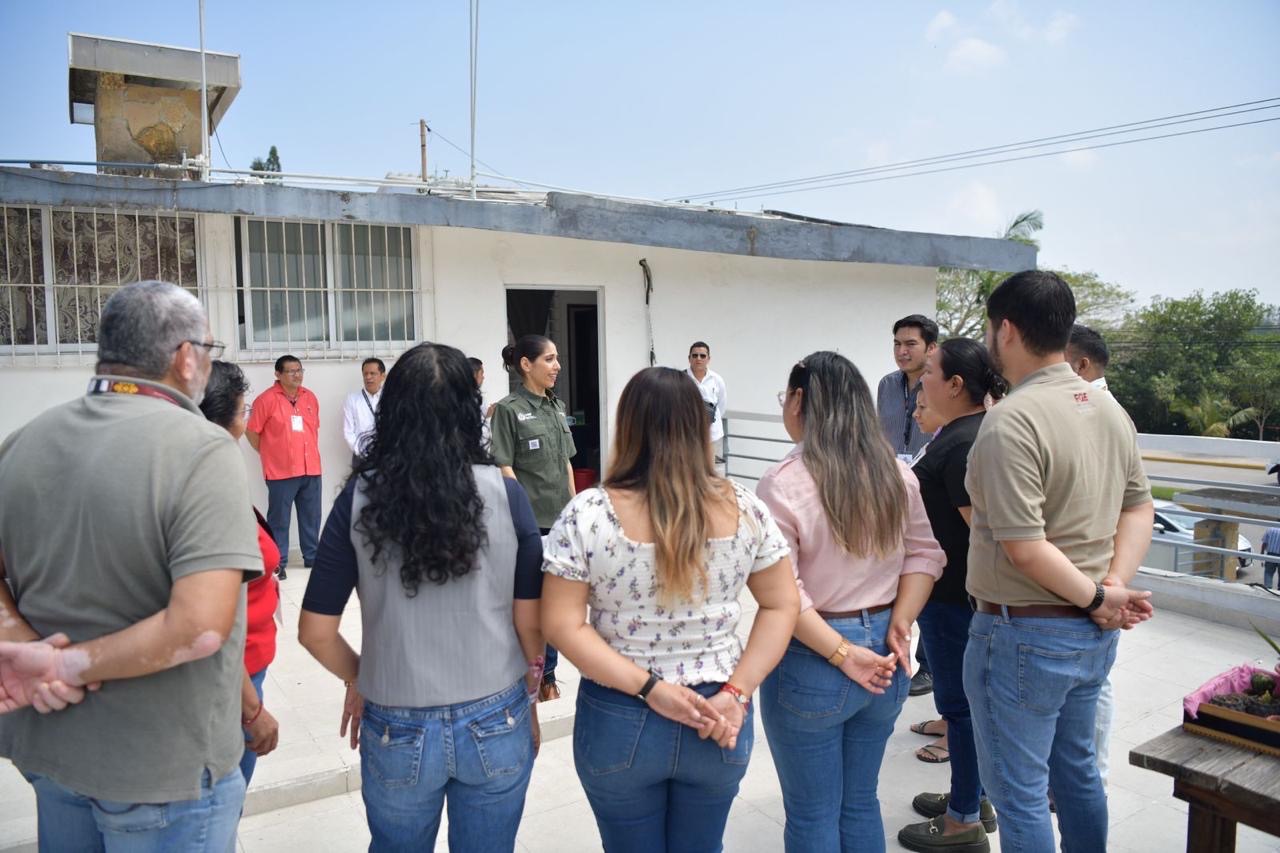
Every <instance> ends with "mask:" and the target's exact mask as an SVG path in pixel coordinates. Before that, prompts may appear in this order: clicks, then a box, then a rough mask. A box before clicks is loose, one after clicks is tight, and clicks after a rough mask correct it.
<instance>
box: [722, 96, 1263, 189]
mask: <svg viewBox="0 0 1280 853" xmlns="http://www.w3.org/2000/svg"><path fill="white" fill-rule="evenodd" d="M1273 121H1280V116H1276V117H1274V118H1264V119H1257V120H1255V121H1242V122H1235V123H1233V124H1220V125H1215V126H1213V127H1202V128H1197V129H1195V130H1183V131H1179V132H1177V133H1161V134H1157V135H1155V136H1140V137H1138V138H1136V139H1122V140H1120V141H1118V142H1105V143H1101V144H1099V145H1081V146H1079V147H1076V148H1061V149H1058V150H1056V151H1042V152H1040V153H1038V154H1024V155H1022V156H1021V157H1003V158H1000V159H997V160H984V161H982V162H981V163H963V164H961V165H959V166H947V167H944V168H940V169H923V170H919V171H913V172H903V173H901V174H896V175H883V176H880V177H875V178H863V179H861V180H856V181H839V182H836V183H828V184H818V185H816V186H807V187H797V188H794V189H780V190H774V191H771V192H759V193H745V194H743V195H735V196H728V197H724V198H717V199H716V201H720V202H725V201H740V200H742V199H747V198H768V197H771V196H779V195H791V194H793V193H803V192H811V191H813V190H826V189H835V188H837V187H850V186H855V185H857V184H874V183H879V182H880V181H892V180H896V179H898V178H917V177H920V176H922V175H936V174H939V173H942V172H956V171H960V170H962V169H976V168H978V167H980V166H995V165H998V164H1000V163H1016V162H1019V161H1021V160H1036V159H1039V158H1041V157H1056V156H1058V155H1059V154H1073V153H1075V152H1077V151H1096V150H1100V149H1103V148H1115V147H1117V146H1120V145H1133V144H1134V143H1136V142H1152V141H1154V140H1157V139H1173V138H1174V137H1178V136H1192V135H1194V134H1197V133H1209V132H1210V131H1214V130H1227V129H1229V128H1233V127H1248V126H1250V125H1255V124H1266V123H1268V122H1273Z"/></svg>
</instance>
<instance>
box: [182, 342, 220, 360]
mask: <svg viewBox="0 0 1280 853" xmlns="http://www.w3.org/2000/svg"><path fill="white" fill-rule="evenodd" d="M187 343H189V344H191V345H192V346H196V347H204V348H205V349H207V350H208V351H209V358H222V354H223V353H224V352H226V351H227V345H226V344H224V343H223V342H222V341H196V340H189V341H187Z"/></svg>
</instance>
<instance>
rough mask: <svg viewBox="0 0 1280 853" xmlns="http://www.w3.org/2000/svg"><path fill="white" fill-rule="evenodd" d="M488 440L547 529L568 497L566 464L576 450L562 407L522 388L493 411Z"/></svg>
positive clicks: (539, 524)
mask: <svg viewBox="0 0 1280 853" xmlns="http://www.w3.org/2000/svg"><path fill="white" fill-rule="evenodd" d="M490 439H491V441H492V445H493V458H494V460H495V461H497V463H498V464H499V465H504V466H507V467H509V468H511V469H512V470H514V471H515V472H516V479H517V480H518V481H519V482H520V485H522V486H524V490H525V492H526V493H527V494H528V495H529V502H530V503H532V504H533V515H534V518H536V519H537V521H538V527H540V528H544V529H545V528H548V527H550V526H551V525H552V524H554V523H555V520H556V516H557V515H559V514H560V510H562V509H564V506H565V504H567V503H568V502H569V499H570V498H571V497H573V493H572V491H571V490H570V488H569V460H570V459H571V458H572V457H573V456H574V454H576V453H577V452H578V448H577V447H576V446H575V445H574V443H573V434H572V433H570V432H569V421H568V420H567V418H566V417H565V411H564V403H562V402H561V401H560V400H558V399H556V398H555V397H553V396H551V395H550V394H548V395H547V396H546V397H539V396H538V395H536V394H533V393H530V391H529V390H528V389H527V388H525V387H523V386H521V387H519V388H517V389H516V390H515V391H514V392H512V393H511V394H508V395H507V396H506V397H503V398H502V399H501V400H499V401H498V404H497V405H496V406H494V409H493V421H492V423H491V424H490Z"/></svg>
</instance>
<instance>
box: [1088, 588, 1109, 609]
mask: <svg viewBox="0 0 1280 853" xmlns="http://www.w3.org/2000/svg"><path fill="white" fill-rule="evenodd" d="M1093 585H1094V586H1096V587H1097V589H1096V590H1094V593H1093V601H1091V602H1089V606H1088V607H1086V608H1085V609H1084V612H1085V613H1092V612H1093V611H1095V610H1097V609H1098V608H1099V607H1101V606H1102V602H1104V601H1106V600H1107V588H1106V587H1105V586H1103V585H1102V584H1100V583H1098V582H1097V581H1095V582H1094V584H1093Z"/></svg>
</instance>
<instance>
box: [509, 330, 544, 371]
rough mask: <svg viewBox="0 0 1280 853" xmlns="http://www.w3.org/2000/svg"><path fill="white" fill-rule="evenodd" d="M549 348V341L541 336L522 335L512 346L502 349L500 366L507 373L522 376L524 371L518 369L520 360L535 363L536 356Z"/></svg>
mask: <svg viewBox="0 0 1280 853" xmlns="http://www.w3.org/2000/svg"><path fill="white" fill-rule="evenodd" d="M550 346H551V339H550V338H547V337H544V336H543V335H522V336H521V337H520V340H518V341H516V342H515V343H514V344H507V345H506V346H505V347H503V348H502V366H503V367H504V368H505V369H506V371H507V373H514V374H515V375H516V376H524V371H523V370H521V369H520V359H522V358H527V359H529V361H537V360H538V356H540V355H542V354H543V353H545V352H546V351H547V349H548V348H549V347H550Z"/></svg>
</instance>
